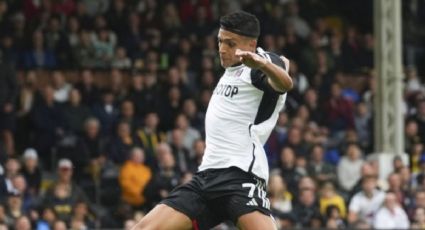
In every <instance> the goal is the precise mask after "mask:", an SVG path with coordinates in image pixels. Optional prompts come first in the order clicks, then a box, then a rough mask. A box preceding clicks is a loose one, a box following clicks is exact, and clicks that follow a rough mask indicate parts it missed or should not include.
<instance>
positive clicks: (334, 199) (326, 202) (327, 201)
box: [319, 181, 347, 218]
mask: <svg viewBox="0 0 425 230" xmlns="http://www.w3.org/2000/svg"><path fill="white" fill-rule="evenodd" d="M319 205H320V213H321V214H322V215H326V209H327V208H328V207H329V206H330V205H335V206H336V207H337V208H338V209H339V211H340V213H341V217H342V218H345V217H346V216H347V207H346V206H345V201H344V199H343V198H342V196H340V195H338V194H337V193H336V191H335V187H334V185H333V184H332V182H330V181H327V182H325V183H324V184H323V185H322V188H321V191H320V200H319Z"/></svg>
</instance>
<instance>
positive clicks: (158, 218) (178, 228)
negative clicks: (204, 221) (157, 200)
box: [132, 204, 192, 230]
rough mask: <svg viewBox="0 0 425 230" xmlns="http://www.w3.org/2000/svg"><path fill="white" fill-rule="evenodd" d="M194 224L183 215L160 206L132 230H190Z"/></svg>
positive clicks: (163, 205) (162, 205)
mask: <svg viewBox="0 0 425 230" xmlns="http://www.w3.org/2000/svg"><path fill="white" fill-rule="evenodd" d="M189 229H192V222H191V220H190V219H189V217H187V216H186V215H184V214H183V213H181V212H179V211H177V210H175V209H173V208H171V207H169V206H167V205H165V204H159V205H157V206H156V207H155V208H154V209H152V210H151V211H150V212H149V213H148V214H147V215H146V216H145V217H143V219H142V220H141V221H140V222H139V223H137V224H136V226H134V227H133V228H132V230H189Z"/></svg>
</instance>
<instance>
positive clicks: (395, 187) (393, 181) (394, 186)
mask: <svg viewBox="0 0 425 230" xmlns="http://www.w3.org/2000/svg"><path fill="white" fill-rule="evenodd" d="M401 182H402V181H401V176H400V174H398V173H395V172H393V173H391V174H390V175H389V176H388V191H387V193H388V192H391V193H392V194H393V195H394V196H395V197H396V198H397V203H398V204H399V205H401V206H402V208H404V207H405V205H407V203H405V202H406V201H407V200H408V197H409V194H407V192H406V191H404V190H403V188H402V184H401Z"/></svg>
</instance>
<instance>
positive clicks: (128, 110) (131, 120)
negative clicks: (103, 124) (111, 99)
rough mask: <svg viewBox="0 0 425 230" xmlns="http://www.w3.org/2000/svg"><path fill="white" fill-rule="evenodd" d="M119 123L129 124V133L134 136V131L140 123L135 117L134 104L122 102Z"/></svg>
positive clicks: (126, 101) (127, 101)
mask: <svg viewBox="0 0 425 230" xmlns="http://www.w3.org/2000/svg"><path fill="white" fill-rule="evenodd" d="M120 112H121V113H120V117H119V119H120V121H121V122H123V121H125V122H127V123H128V124H130V127H131V133H132V134H135V131H136V129H137V128H138V127H139V126H140V121H139V120H138V118H137V116H136V115H135V109H134V104H133V102H132V101H129V100H124V101H123V102H121V111H120Z"/></svg>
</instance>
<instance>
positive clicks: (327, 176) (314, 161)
mask: <svg viewBox="0 0 425 230" xmlns="http://www.w3.org/2000/svg"><path fill="white" fill-rule="evenodd" d="M324 151H325V150H324V149H323V147H322V146H320V145H315V146H313V148H312V150H311V155H310V164H309V165H308V167H307V171H308V174H309V175H310V176H311V177H314V178H315V180H316V181H317V182H319V183H323V182H325V181H333V182H336V177H335V168H334V167H333V166H332V165H331V164H329V163H327V162H325V161H324Z"/></svg>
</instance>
